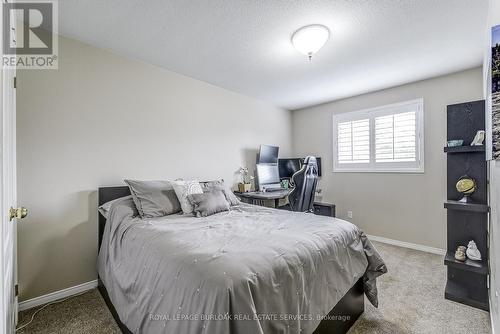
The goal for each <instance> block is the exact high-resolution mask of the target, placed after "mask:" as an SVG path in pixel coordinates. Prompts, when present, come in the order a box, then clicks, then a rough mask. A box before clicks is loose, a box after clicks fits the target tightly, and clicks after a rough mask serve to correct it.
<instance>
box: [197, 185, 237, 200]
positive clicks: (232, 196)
mask: <svg viewBox="0 0 500 334" xmlns="http://www.w3.org/2000/svg"><path fill="white" fill-rule="evenodd" d="M200 184H201V187H202V188H203V192H210V191H212V190H221V191H222V192H223V193H224V196H226V200H227V201H228V202H229V204H230V205H231V206H232V205H238V204H240V200H239V199H238V197H236V195H235V194H234V193H233V192H232V191H231V189H230V188H229V186H227V185H226V184H225V183H224V180H215V181H206V182H200Z"/></svg>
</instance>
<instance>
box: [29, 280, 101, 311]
mask: <svg viewBox="0 0 500 334" xmlns="http://www.w3.org/2000/svg"><path fill="white" fill-rule="evenodd" d="M96 287H97V280H93V281H90V282H87V283H83V284H80V285H75V286H72V287H69V288H66V289H63V290H59V291H55V292H51V293H48V294H46V295H43V296H39V297H35V298H32V299H28V300H25V301H22V302H20V303H19V311H24V310H27V309H30V308H32V307H36V306H39V305H43V304H47V303H50V302H53V301H56V300H59V299H63V298H67V297H71V296H74V295H77V294H79V293H82V292H85V291H87V290H92V289H94V288H96Z"/></svg>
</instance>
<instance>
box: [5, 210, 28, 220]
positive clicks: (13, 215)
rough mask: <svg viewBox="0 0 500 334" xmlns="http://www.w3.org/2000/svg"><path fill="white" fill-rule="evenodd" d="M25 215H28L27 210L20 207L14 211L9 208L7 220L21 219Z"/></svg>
mask: <svg viewBox="0 0 500 334" xmlns="http://www.w3.org/2000/svg"><path fill="white" fill-rule="evenodd" d="M27 215H28V209H26V208H22V207H21V208H16V209H14V208H13V207H11V208H10V209H9V220H12V219H14V218H16V219H23V218H24V217H26V216H27Z"/></svg>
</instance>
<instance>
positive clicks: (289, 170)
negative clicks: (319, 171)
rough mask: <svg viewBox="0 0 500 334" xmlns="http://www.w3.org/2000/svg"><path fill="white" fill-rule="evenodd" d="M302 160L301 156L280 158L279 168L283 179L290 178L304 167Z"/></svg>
mask: <svg viewBox="0 0 500 334" xmlns="http://www.w3.org/2000/svg"><path fill="white" fill-rule="evenodd" d="M302 160H303V159H299V158H289V159H279V160H278V169H279V174H280V178H281V179H289V178H291V177H292V175H293V174H295V172H297V171H298V170H300V167H302Z"/></svg>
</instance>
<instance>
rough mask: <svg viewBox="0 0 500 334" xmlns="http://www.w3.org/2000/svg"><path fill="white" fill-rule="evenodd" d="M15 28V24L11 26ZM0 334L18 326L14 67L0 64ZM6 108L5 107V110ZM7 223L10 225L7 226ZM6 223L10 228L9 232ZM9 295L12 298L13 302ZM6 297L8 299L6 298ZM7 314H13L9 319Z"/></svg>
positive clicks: (0, 50)
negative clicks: (7, 240) (12, 215)
mask: <svg viewBox="0 0 500 334" xmlns="http://www.w3.org/2000/svg"><path fill="white" fill-rule="evenodd" d="M6 2H8V1H6V0H2V5H1V6H0V17H1V18H2V19H1V21H0V22H1V23H2V24H0V36H2V37H1V38H2V39H3V4H4V3H6ZM14 29H15V27H14ZM0 53H1V54H2V56H3V54H4V53H3V42H2V43H0ZM0 66H1V67H0V70H1V71H0V75H1V78H0V108H1V113H0V114H1V116H0V117H1V118H0V210H1V211H0V224H1V225H0V287H1V288H0V334H4V333H5V334H10V333H12V332H14V331H15V327H16V325H17V318H18V317H17V312H18V297H17V288H16V287H17V221H16V219H12V220H9V218H8V210H9V209H10V208H11V207H13V208H17V179H16V172H17V171H16V91H15V80H16V79H15V77H16V69H15V68H4V67H3V64H2V65H0ZM6 108H7V109H8V110H7V109H6ZM9 225H10V226H9ZM5 226H9V227H8V228H12V230H11V231H8V230H6V229H5ZM6 231H7V232H10V234H11V237H12V240H11V247H12V267H11V268H9V269H11V270H12V273H11V274H12V287H11V289H12V290H11V291H10V292H8V293H5V291H6V290H4V288H5V285H6V283H7V282H6V281H5V276H6V275H7V273H6V272H5V271H4V270H5V269H6V258H4V256H5V253H4V249H5V247H6V244H5V237H6V235H4V232H6ZM9 297H13V299H12V304H11V300H10V298H9ZM8 299H9V300H8ZM8 317H12V318H11V319H10V320H9V319H8Z"/></svg>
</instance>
